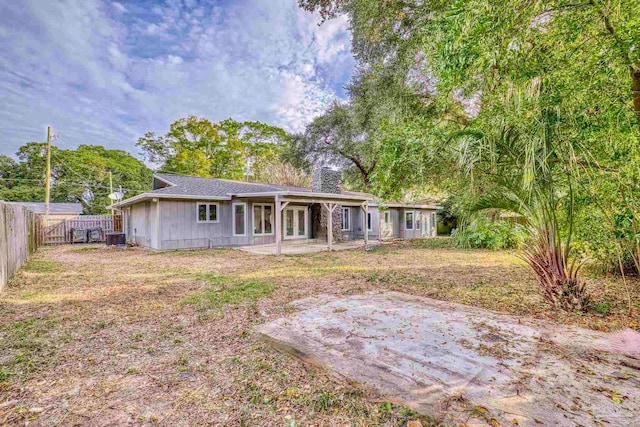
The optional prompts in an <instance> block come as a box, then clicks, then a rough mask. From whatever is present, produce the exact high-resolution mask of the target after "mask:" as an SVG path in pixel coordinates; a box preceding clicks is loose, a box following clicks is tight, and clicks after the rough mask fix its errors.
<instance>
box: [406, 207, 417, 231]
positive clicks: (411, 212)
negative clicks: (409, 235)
mask: <svg viewBox="0 0 640 427" xmlns="http://www.w3.org/2000/svg"><path fill="white" fill-rule="evenodd" d="M407 214H411V228H409V227H407ZM404 229H405V230H415V229H416V211H404Z"/></svg>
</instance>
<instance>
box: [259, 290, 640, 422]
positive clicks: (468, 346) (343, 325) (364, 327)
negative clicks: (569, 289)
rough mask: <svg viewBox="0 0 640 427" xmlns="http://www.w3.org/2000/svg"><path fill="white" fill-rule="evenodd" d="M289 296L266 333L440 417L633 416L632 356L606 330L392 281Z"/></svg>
mask: <svg viewBox="0 0 640 427" xmlns="http://www.w3.org/2000/svg"><path fill="white" fill-rule="evenodd" d="M292 305H293V306H294V308H296V309H298V310H301V311H298V312H297V313H295V314H292V315H290V316H287V317H284V318H281V319H279V320H275V321H273V322H270V323H267V324H265V325H262V326H260V327H259V328H258V333H259V335H260V336H261V337H262V338H263V339H265V340H266V341H267V342H269V343H271V344H272V345H273V346H274V347H276V348H277V349H279V350H282V351H285V352H287V353H289V354H292V355H296V356H298V357H300V358H302V359H303V360H305V361H306V362H308V363H310V364H313V365H320V366H322V367H325V368H327V369H328V370H329V372H332V373H334V374H337V376H338V377H342V378H346V379H347V380H348V381H350V382H356V383H359V384H361V385H362V386H364V387H365V388H372V389H374V390H375V391H377V392H378V393H380V394H381V395H382V396H384V397H385V398H386V399H388V400H389V401H393V402H398V401H399V402H402V403H404V404H407V405H409V406H410V407H412V408H413V409H415V410H417V411H419V412H421V413H423V414H425V415H429V416H433V417H435V418H436V419H438V420H440V421H442V422H443V423H444V424H445V425H465V426H496V425H501V426H504V425H518V426H521V427H522V426H531V427H534V426H538V425H547V426H554V425H556V426H557V425H562V426H569V425H572V426H573V425H581V426H602V425H607V426H619V427H623V426H631V425H636V426H637V425H640V392H639V391H640V380H639V379H638V376H639V375H640V370H639V369H640V361H639V360H637V359H635V358H633V357H628V356H627V354H626V353H624V351H622V354H621V352H620V351H619V348H620V347H619V346H618V345H617V344H616V340H618V341H619V340H620V338H619V335H617V334H615V333H614V334H606V333H603V332H596V331H591V330H586V329H581V328H576V327H571V326H566V325H561V324H557V323H551V322H544V321H538V320H533V319H529V318H526V317H516V316H511V315H507V314H501V313H496V312H492V311H488V310H484V309H480V308H476V307H470V306H465V305H461V304H455V303H450V302H444V301H437V300H433V299H429V298H420V297H416V296H412V295H407V294H403V293H399V292H385V293H369V294H364V295H353V296H350V297H347V298H341V299H339V298H337V297H334V296H329V295H324V296H322V295H321V296H315V297H310V298H307V299H304V300H300V301H297V302H294V303H293V304H292ZM638 335H639V334H637V333H634V332H632V331H629V332H628V333H627V334H626V335H624V336H625V337H631V339H632V340H633V341H637V340H638V338H637V337H638ZM625 339H627V338H625ZM623 342H624V341H623ZM622 348H623V349H624V348H625V347H624V346H623V347H622Z"/></svg>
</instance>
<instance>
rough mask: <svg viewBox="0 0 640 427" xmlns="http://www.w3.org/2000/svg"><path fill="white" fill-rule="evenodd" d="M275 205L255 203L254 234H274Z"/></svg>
mask: <svg viewBox="0 0 640 427" xmlns="http://www.w3.org/2000/svg"><path fill="white" fill-rule="evenodd" d="M272 224H273V205H269V204H262V203H254V204H253V234H254V235H255V236H265V235H270V234H273V227H272Z"/></svg>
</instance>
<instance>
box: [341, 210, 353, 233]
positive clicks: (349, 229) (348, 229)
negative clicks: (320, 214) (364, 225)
mask: <svg viewBox="0 0 640 427" xmlns="http://www.w3.org/2000/svg"><path fill="white" fill-rule="evenodd" d="M345 211H346V212H347V217H346V218H347V221H346V222H347V223H348V224H347V228H344V223H345V221H344V213H345ZM340 212H341V213H342V217H341V218H340V229H341V230H342V231H351V208H348V207H343V208H342V209H340Z"/></svg>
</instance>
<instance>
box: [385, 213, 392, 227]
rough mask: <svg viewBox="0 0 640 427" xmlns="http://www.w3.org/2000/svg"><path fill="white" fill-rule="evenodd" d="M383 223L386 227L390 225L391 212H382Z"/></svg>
mask: <svg viewBox="0 0 640 427" xmlns="http://www.w3.org/2000/svg"><path fill="white" fill-rule="evenodd" d="M384 223H385V224H386V225H390V224H391V212H389V211H385V212H384Z"/></svg>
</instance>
